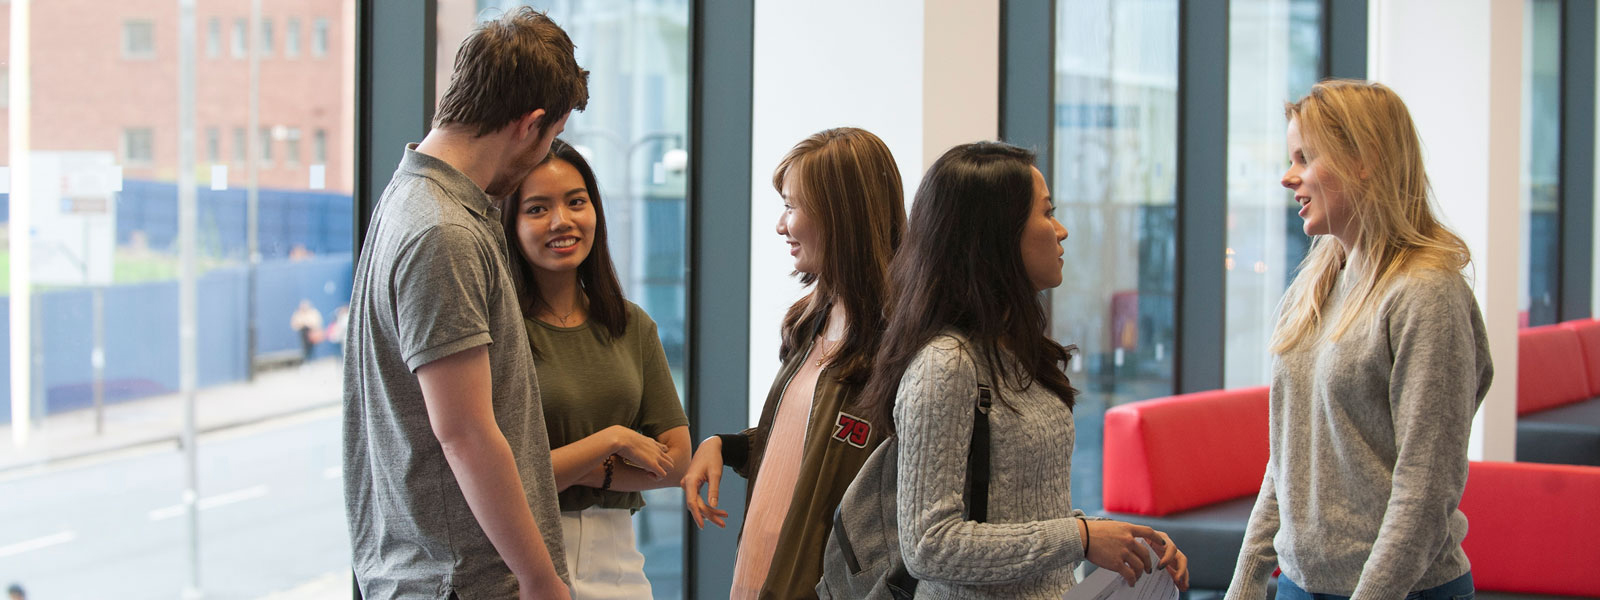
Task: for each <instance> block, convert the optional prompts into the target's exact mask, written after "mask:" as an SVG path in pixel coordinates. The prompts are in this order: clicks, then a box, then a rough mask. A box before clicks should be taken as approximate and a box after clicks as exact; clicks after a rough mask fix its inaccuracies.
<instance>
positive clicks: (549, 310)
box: [544, 302, 582, 327]
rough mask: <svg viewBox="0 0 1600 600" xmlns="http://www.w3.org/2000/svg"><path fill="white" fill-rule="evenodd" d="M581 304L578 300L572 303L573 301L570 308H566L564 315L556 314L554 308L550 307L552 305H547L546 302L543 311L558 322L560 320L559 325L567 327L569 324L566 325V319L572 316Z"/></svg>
mask: <svg viewBox="0 0 1600 600" xmlns="http://www.w3.org/2000/svg"><path fill="white" fill-rule="evenodd" d="M581 305H582V303H580V302H574V303H573V304H572V308H570V309H568V310H567V314H565V315H558V314H556V311H555V310H554V307H552V306H550V305H549V304H548V303H547V304H545V310H544V312H545V314H547V315H550V318H552V319H555V320H557V321H559V322H560V325H559V326H561V327H569V325H567V319H570V318H572V315H573V314H574V313H576V312H578V308H579V306H581Z"/></svg>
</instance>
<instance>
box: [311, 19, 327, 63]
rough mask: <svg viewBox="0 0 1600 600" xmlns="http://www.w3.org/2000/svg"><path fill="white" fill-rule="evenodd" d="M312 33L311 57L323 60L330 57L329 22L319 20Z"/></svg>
mask: <svg viewBox="0 0 1600 600" xmlns="http://www.w3.org/2000/svg"><path fill="white" fill-rule="evenodd" d="M314 23H316V25H315V27H314V28H313V30H312V32H311V55H312V56H315V57H317V58H322V57H324V56H327V55H328V20H327V19H317V20H316V21H314Z"/></svg>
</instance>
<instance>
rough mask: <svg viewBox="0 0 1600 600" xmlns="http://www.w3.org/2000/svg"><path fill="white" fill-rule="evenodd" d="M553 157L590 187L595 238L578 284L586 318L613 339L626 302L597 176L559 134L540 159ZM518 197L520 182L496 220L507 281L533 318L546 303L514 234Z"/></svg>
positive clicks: (623, 323) (624, 322) (624, 321)
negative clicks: (506, 251)
mask: <svg viewBox="0 0 1600 600" xmlns="http://www.w3.org/2000/svg"><path fill="white" fill-rule="evenodd" d="M554 160H560V161H565V162H566V163H567V164H569V165H572V167H573V168H575V169H577V170H578V174H579V175H582V176H583V187H584V188H586V189H588V191H589V205H590V206H593V207H594V221H595V222H594V244H593V245H591V246H590V247H589V257H588V258H585V259H583V262H582V263H581V264H579V265H578V286H579V288H580V289H582V290H583V293H584V295H586V296H588V298H589V319H591V320H593V321H594V322H596V323H599V324H600V326H601V328H603V329H604V330H605V332H606V333H607V334H609V335H610V336H611V337H612V338H613V339H615V338H619V337H622V334H623V332H626V331H627V330H628V306H627V302H626V301H625V300H623V298H622V283H620V282H618V281H617V268H616V266H615V265H613V264H611V246H610V245H609V244H608V243H607V242H606V239H607V238H606V210H605V205H604V204H602V203H601V202H600V186H599V185H598V184H597V183H596V182H595V179H594V170H593V169H591V168H589V161H587V160H584V158H583V155H582V154H579V153H578V151H577V150H576V149H574V148H573V147H572V146H571V145H570V144H567V143H566V142H563V141H561V140H559V139H557V140H555V141H552V142H550V153H549V154H547V155H545V157H544V160H543V161H540V162H539V165H540V166H544V165H545V164H546V163H549V162H550V161H554ZM536 168H537V167H536ZM524 180H526V179H524ZM521 198H522V185H521V184H520V183H519V184H518V185H517V189H514V190H512V191H511V194H510V195H507V196H505V197H503V198H500V226H501V227H503V228H504V229H505V232H506V242H507V245H509V246H511V257H510V258H511V281H512V282H514V283H515V284H516V287H517V303H518V304H520V305H521V306H522V315H523V316H524V317H526V318H529V319H532V318H534V315H536V314H538V311H539V308H540V307H544V308H548V307H549V305H548V304H547V303H546V302H545V300H544V294H543V293H541V292H540V291H539V280H538V279H536V278H534V276H533V265H532V264H530V263H529V262H528V258H527V257H525V256H523V255H522V244H521V242H520V241H519V240H518V238H517V216H518V214H520V213H521V210H520V209H521V204H522V200H521ZM533 355H534V357H535V358H537V357H539V356H540V352H539V349H538V348H534V349H533Z"/></svg>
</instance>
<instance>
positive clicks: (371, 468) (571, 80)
mask: <svg viewBox="0 0 1600 600" xmlns="http://www.w3.org/2000/svg"><path fill="white" fill-rule="evenodd" d="M572 48H573V46H572V41H571V40H570V39H568V38H567V35H566V33H565V32H563V31H562V30H561V28H560V27H557V26H556V24H555V23H553V22H551V21H550V19H549V18H547V17H545V16H544V15H543V14H540V13H537V12H534V11H533V10H531V9H521V10H517V11H513V12H511V13H509V14H507V15H506V16H504V17H502V18H500V19H498V20H495V21H491V22H488V23H485V24H483V25H482V26H481V27H479V28H478V29H477V30H476V31H474V32H473V33H472V34H471V35H470V36H469V37H468V38H467V40H466V41H465V42H463V43H462V45H461V49H460V50H459V51H458V54H457V56H456V62H455V74H454V76H453V77H452V78H451V81H450V88H449V90H448V91H446V92H445V96H444V99H443V101H442V102H441V103H440V108H439V113H438V117H437V118H436V119H435V121H434V129H433V130H432V131H431V132H430V133H428V135H427V137H426V138H424V139H423V140H422V143H421V144H416V145H412V146H408V147H407V149H406V151H405V157H404V158H403V159H402V160H401V162H400V167H399V169H397V170H396V171H395V174H394V178H393V180H392V181H391V182H390V184H389V187H388V188H387V189H385V190H384V192H383V197H382V198H381V199H379V201H378V205H377V207H376V208H375V209H374V211H373V215H372V224H371V225H370V227H369V228H368V230H367V237H366V243H365V245H364V246H363V248H362V251H361V260H360V262H359V263H358V264H357V265H356V270H355V288H354V292H353V294H352V296H351V299H350V321H349V334H348V343H349V347H348V351H347V353H346V355H345V376H344V381H345V389H344V407H345V427H344V485H345V506H346V509H345V511H346V517H347V519H348V521H349V527H350V545H351V554H352V556H351V565H352V566H353V568H354V570H355V574H356V581H357V583H358V585H359V586H360V590H361V593H362V595H363V597H365V598H430V599H435V598H461V599H463V600H477V599H479V598H513V597H520V598H525V599H526V598H567V597H568V590H567V585H566V583H565V580H566V578H567V575H566V558H565V554H564V552H563V549H562V545H561V522H560V520H559V519H560V517H559V512H558V510H559V504H558V502H557V499H556V489H555V481H554V477H553V474H552V471H551V468H550V444H549V439H548V438H547V437H546V434H545V425H544V417H543V412H542V411H541V409H540V405H539V388H538V384H537V381H536V379H535V375H534V371H533V357H532V355H531V354H530V351H529V346H528V340H527V332H526V331H525V330H524V329H523V326H522V314H521V311H520V309H519V308H518V304H517V295H516V291H515V290H514V289H513V288H512V283H511V278H510V273H509V271H508V270H507V262H506V257H507V252H508V250H507V248H508V246H507V242H506V239H505V235H504V233H503V231H502V229H501V227H500V217H499V211H498V210H497V209H496V208H495V206H494V202H493V201H492V200H491V197H492V196H497V195H500V194H505V193H508V192H509V191H511V189H512V186H514V185H515V184H516V183H517V182H519V181H521V180H522V179H523V177H524V176H526V175H527V173H528V172H529V171H530V170H531V169H532V168H533V167H534V165H536V164H538V163H539V161H540V160H541V159H543V158H544V155H545V153H546V152H548V151H549V148H550V141H551V140H552V139H554V138H555V136H556V135H557V134H559V133H560V132H561V130H562V128H563V127H564V126H565V124H566V119H567V115H568V113H570V112H571V111H572V110H582V109H583V107H584V105H585V104H586V103H587V101H588V96H589V93H588V85H587V80H588V72H587V71H584V70H583V69H582V68H580V67H578V63H577V61H576V60H575V59H574V58H573V54H572Z"/></svg>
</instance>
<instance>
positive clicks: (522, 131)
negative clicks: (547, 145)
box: [512, 108, 544, 140]
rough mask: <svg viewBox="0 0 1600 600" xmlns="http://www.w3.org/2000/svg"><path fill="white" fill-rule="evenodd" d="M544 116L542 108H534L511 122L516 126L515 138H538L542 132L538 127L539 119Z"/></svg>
mask: <svg viewBox="0 0 1600 600" xmlns="http://www.w3.org/2000/svg"><path fill="white" fill-rule="evenodd" d="M543 118H544V109H542V108H536V109H534V110H533V112H530V113H528V114H525V115H522V117H521V118H519V119H517V120H516V121H514V122H513V123H512V125H513V126H515V127H516V133H517V139H518V140H524V139H527V138H530V137H531V138H538V137H539V134H540V133H543V132H542V131H541V130H540V128H539V120H540V119H543Z"/></svg>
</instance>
